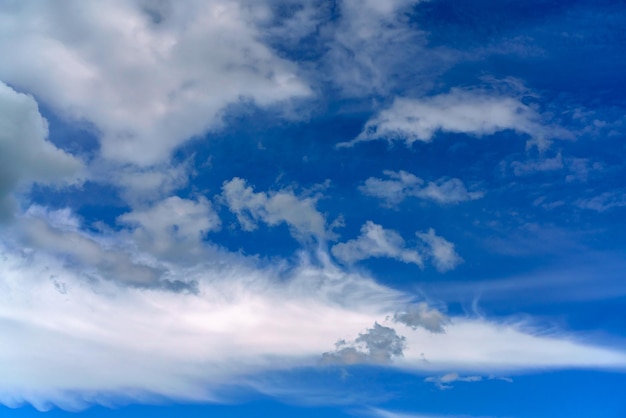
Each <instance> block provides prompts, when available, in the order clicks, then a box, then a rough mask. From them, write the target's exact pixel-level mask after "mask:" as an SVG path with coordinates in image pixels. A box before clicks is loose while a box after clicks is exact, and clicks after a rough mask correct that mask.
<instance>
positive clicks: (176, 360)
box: [0, 213, 626, 409]
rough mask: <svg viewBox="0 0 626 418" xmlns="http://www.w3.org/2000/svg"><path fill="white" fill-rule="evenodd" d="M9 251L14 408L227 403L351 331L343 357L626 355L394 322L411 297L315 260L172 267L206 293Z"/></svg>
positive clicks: (547, 363) (494, 361) (1, 326)
mask: <svg viewBox="0 0 626 418" xmlns="http://www.w3.org/2000/svg"><path fill="white" fill-rule="evenodd" d="M50 218H51V219H52V220H51V221H50V222H53V223H56V224H58V225H56V226H55V227H56V228H62V227H63V225H66V226H65V228H67V229H71V228H73V227H74V226H75V223H76V222H75V220H72V219H71V217H68V216H67V214H64V213H57V214H55V215H54V216H51V217H50ZM57 238H58V239H62V240H65V241H68V240H70V239H71V237H70V236H68V235H64V236H61V235H59V236H58V237H57ZM94 242H96V243H98V244H99V245H100V246H101V247H102V248H103V251H102V252H104V250H105V249H107V250H108V251H118V250H116V246H115V245H112V244H114V243H113V242H108V243H103V242H98V241H94ZM84 243H85V241H80V242H78V241H76V244H78V246H82V245H84ZM63 245H69V244H63ZM120 245H124V244H123V243H122V244H120ZM134 257H135V258H141V254H135V255H134ZM0 258H1V259H2V260H3V262H2V263H0V277H2V280H1V281H0V333H1V334H2V335H3V337H4V338H6V339H7V340H9V341H11V342H12V343H11V344H5V345H2V346H0V369H2V371H3V372H2V376H1V377H0V381H1V382H2V385H0V403H2V404H5V405H18V404H20V403H22V402H29V403H32V404H33V405H35V406H36V407H38V408H41V409H45V408H47V407H49V406H50V405H52V404H54V405H59V406H61V407H63V408H68V409H77V408H81V407H85V406H87V405H90V404H94V403H105V404H107V403H111V402H113V403H114V402H116V401H124V400H126V401H142V400H147V399H150V398H151V397H154V396H156V397H165V398H170V399H178V400H195V401H206V400H214V401H218V400H220V397H219V396H218V395H217V393H218V392H219V389H220V388H222V387H224V385H237V384H244V385H245V382H246V381H247V378H248V377H250V378H252V377H253V376H254V375H256V374H259V373H263V372H264V371H280V370H290V369H293V368H297V367H310V366H314V365H316V364H319V362H320V358H321V356H322V355H323V353H325V352H329V351H328V350H329V348H332V347H333V344H334V343H335V342H336V341H338V340H344V341H351V342H348V343H346V345H345V346H341V347H338V351H336V352H335V353H334V356H335V357H333V355H332V354H330V356H331V357H333V358H334V359H335V360H337V359H339V358H340V359H342V360H343V363H345V362H346V361H347V360H348V359H350V358H354V359H355V361H357V362H358V361H365V362H366V363H367V362H369V363H372V362H377V363H381V362H382V363H386V364H389V366H390V367H394V368H399V369H402V370H406V371H414V372H417V373H424V372H427V373H446V372H448V371H449V370H458V371H459V373H461V372H463V373H473V374H478V373H480V374H490V373H498V372H503V371H516V370H529V369H533V368H541V369H544V370H545V369H547V368H548V369H549V368H562V367H568V368H571V367H588V368H609V369H612V368H620V367H625V366H626V354H625V353H623V352H620V351H617V350H613V349H610V348H603V347H594V346H591V345H588V344H585V343H583V342H578V341H576V340H575V339H573V338H572V337H570V336H567V335H564V334H554V333H553V334H550V333H546V332H545V330H542V329H537V330H533V328H532V327H531V326H529V324H528V323H515V322H513V321H505V322H503V323H498V322H493V321H489V320H486V319H483V318H480V319H472V318H462V317H452V318H450V322H449V324H447V325H446V332H445V333H432V332H431V331H429V330H427V329H424V327H415V329H413V328H412V327H411V326H405V325H404V324H401V323H398V322H396V323H392V322H390V321H388V320H387V319H385V318H388V317H390V315H393V313H394V312H395V311H396V307H397V306H406V303H407V301H408V299H409V298H410V295H406V294H402V293H400V292H397V291H395V290H392V289H390V288H387V287H384V286H381V285H378V284H376V283H374V282H373V281H372V280H371V279H369V278H367V277H363V276H360V275H355V274H349V273H346V272H344V271H342V270H341V269H340V268H338V267H336V266H334V265H332V264H324V265H323V266H314V265H312V264H310V263H308V262H307V261H306V260H305V259H302V261H301V262H300V263H299V264H298V265H295V266H291V267H289V268H283V267H281V265H282V264H281V263H275V264H273V265H272V266H268V267H266V268H261V267H257V266H255V265H254V264H251V263H249V262H246V261H245V260H235V259H232V257H231V259H229V258H224V259H223V260H220V261H219V262H215V261H211V260H208V261H206V262H204V263H199V264H196V265H193V266H182V265H177V264H173V263H170V264H168V265H164V267H165V268H166V269H167V271H166V272H164V275H165V276H166V277H167V278H168V279H169V280H170V281H171V282H172V283H174V282H182V283H196V288H195V290H196V291H195V292H182V293H180V292H178V293H177V292H171V291H169V290H167V288H166V287H150V288H146V287H136V286H131V287H129V286H126V285H122V284H121V283H122V282H121V281H120V280H111V278H110V277H105V274H108V275H113V274H116V272H115V271H113V270H110V271H108V272H102V271H98V270H93V271H91V270H90V271H86V270H85V269H84V267H83V266H81V265H77V264H74V263H67V262H66V261H65V260H64V259H63V258H60V257H59V256H57V255H55V251H54V250H53V249H49V248H45V247H44V246H40V247H39V248H38V250H37V251H24V250H23V249H20V248H15V249H11V247H8V246H7V245H5V244H4V243H2V244H1V247H0ZM318 264H319V263H318ZM371 324H377V325H374V327H373V328H372V325H371ZM409 325H410V324H409ZM42 341H45V344H42V343H41V342H42ZM29 347H36V349H32V350H31V349H29ZM350 347H352V348H353V349H354V350H350V349H349V348H350ZM342 350H343V351H342ZM60 353H63V355H60ZM146 353H150V355H146ZM331 353H332V352H331ZM400 354H402V356H400ZM330 363H332V362H330ZM295 384H296V383H295V382H294V385H295Z"/></svg>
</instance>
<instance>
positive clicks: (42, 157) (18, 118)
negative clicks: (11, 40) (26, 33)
mask: <svg viewBox="0 0 626 418" xmlns="http://www.w3.org/2000/svg"><path fill="white" fill-rule="evenodd" d="M16 49H19V48H16ZM47 136H48V124H47V122H46V120H45V119H44V118H43V117H42V116H41V114H40V113H39V107H38V106H37V102H35V100H34V99H33V98H32V97H31V96H28V95H26V94H22V93H18V92H16V91H15V90H13V89H12V88H11V87H9V86H7V85H6V84H4V83H2V82H0V220H1V219H3V218H4V219H6V218H8V217H10V216H11V215H12V213H13V207H14V202H13V200H12V198H11V192H13V191H14V190H15V189H16V188H17V187H19V186H22V185H29V184H31V183H33V182H37V183H41V184H54V183H57V184H58V183H62V182H72V181H76V180H77V177H76V176H77V175H78V173H79V172H80V171H81V170H82V168H83V164H82V162H81V161H80V160H79V159H77V158H75V157H74V156H72V155H70V154H68V153H66V152H65V151H63V150H61V149H59V148H57V147H55V146H54V144H52V143H51V142H49V141H47V139H46V138H47Z"/></svg>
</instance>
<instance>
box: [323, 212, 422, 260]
mask: <svg viewBox="0 0 626 418" xmlns="http://www.w3.org/2000/svg"><path fill="white" fill-rule="evenodd" d="M331 251H332V253H333V255H334V256H335V257H337V258H338V259H339V260H341V261H343V262H345V263H349V264H350V263H355V262H357V261H360V260H365V259H368V258H372V257H387V258H393V259H396V260H399V261H402V262H404V263H412V264H416V265H418V266H420V267H423V265H424V262H423V261H422V256H421V255H420V254H419V252H417V251H416V250H414V249H408V248H406V244H405V242H404V239H402V237H401V236H400V234H398V233H397V232H395V231H392V230H389V229H384V228H383V227H382V226H381V225H378V224H375V223H374V222H372V221H367V222H366V223H365V224H363V226H362V227H361V235H360V236H359V237H358V238H355V239H352V240H350V241H347V242H341V243H339V244H336V245H334V246H333V247H332V250H331Z"/></svg>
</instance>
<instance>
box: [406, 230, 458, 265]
mask: <svg viewBox="0 0 626 418" xmlns="http://www.w3.org/2000/svg"><path fill="white" fill-rule="evenodd" d="M415 235H417V237H418V238H419V239H421V240H422V241H423V242H424V243H425V244H426V246H427V247H426V253H427V254H428V255H429V256H430V259H431V261H432V263H433V264H434V265H435V268H436V269H437V270H439V271H440V272H442V273H443V272H446V271H448V270H452V269H454V268H455V267H456V266H457V265H459V264H460V263H462V262H463V259H462V258H461V257H460V256H459V255H458V254H457V253H456V251H455V249H454V244H453V243H451V242H450V241H448V240H446V239H445V238H443V237H440V236H438V235H437V234H436V233H435V230H434V229H432V228H430V229H429V230H428V232H425V233H424V232H418V233H416V234H415Z"/></svg>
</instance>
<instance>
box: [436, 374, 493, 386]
mask: <svg viewBox="0 0 626 418" xmlns="http://www.w3.org/2000/svg"><path fill="white" fill-rule="evenodd" d="M482 380H483V377H482V376H460V375H459V374H458V373H447V374H444V375H443V376H429V377H427V378H426V379H424V381H425V382H430V383H434V384H435V386H437V387H438V388H439V389H441V390H444V389H452V383H454V382H480V381H482Z"/></svg>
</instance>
